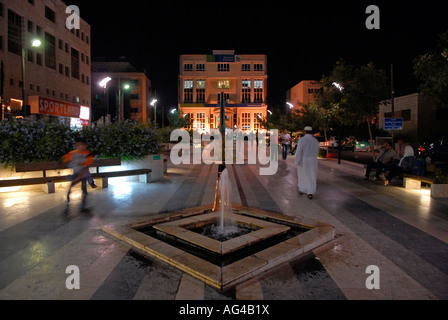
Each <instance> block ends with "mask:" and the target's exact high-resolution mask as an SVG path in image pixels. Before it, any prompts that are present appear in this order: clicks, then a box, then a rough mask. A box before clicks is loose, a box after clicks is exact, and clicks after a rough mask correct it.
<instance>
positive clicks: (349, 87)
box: [304, 60, 390, 140]
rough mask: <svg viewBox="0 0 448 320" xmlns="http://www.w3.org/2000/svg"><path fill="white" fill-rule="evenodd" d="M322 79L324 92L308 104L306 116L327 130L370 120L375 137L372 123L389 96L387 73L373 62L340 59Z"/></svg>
mask: <svg viewBox="0 0 448 320" xmlns="http://www.w3.org/2000/svg"><path fill="white" fill-rule="evenodd" d="M320 82H321V84H322V90H321V93H320V94H319V95H318V96H317V97H316V101H315V103H313V104H310V105H308V106H306V107H305V113H304V117H311V118H313V119H314V125H317V126H318V127H319V128H320V129H322V130H324V132H326V129H327V128H330V127H332V126H337V127H338V128H340V127H342V126H348V125H352V124H355V123H358V124H359V123H367V125H368V129H369V135H370V140H373V137H372V130H371V126H370V124H371V122H372V120H373V118H374V117H376V116H377V114H378V111H379V106H380V104H381V103H384V101H386V100H387V99H388V98H390V92H389V87H388V85H387V83H388V82H387V77H386V73H385V72H384V71H383V70H378V69H376V68H375V66H374V64H373V63H368V64H366V65H364V66H361V67H359V68H355V67H353V66H351V65H348V64H346V63H345V61H343V60H339V61H338V62H336V64H335V66H334V68H333V70H332V71H331V73H330V75H328V76H324V77H322V79H321V81H320ZM325 134H326V133H325Z"/></svg>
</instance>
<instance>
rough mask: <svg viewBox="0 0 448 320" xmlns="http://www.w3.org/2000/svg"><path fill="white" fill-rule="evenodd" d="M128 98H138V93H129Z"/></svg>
mask: <svg viewBox="0 0 448 320" xmlns="http://www.w3.org/2000/svg"><path fill="white" fill-rule="evenodd" d="M129 99H131V100H139V99H140V97H139V95H138V93H131V95H130V96H129Z"/></svg>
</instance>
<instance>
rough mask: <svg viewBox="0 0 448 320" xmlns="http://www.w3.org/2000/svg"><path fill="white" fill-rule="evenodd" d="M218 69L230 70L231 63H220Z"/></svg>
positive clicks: (220, 70)
mask: <svg viewBox="0 0 448 320" xmlns="http://www.w3.org/2000/svg"><path fill="white" fill-rule="evenodd" d="M218 71H219V72H222V71H230V63H218Z"/></svg>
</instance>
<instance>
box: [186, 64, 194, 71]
mask: <svg viewBox="0 0 448 320" xmlns="http://www.w3.org/2000/svg"><path fill="white" fill-rule="evenodd" d="M184 71H193V64H192V63H185V64H184Z"/></svg>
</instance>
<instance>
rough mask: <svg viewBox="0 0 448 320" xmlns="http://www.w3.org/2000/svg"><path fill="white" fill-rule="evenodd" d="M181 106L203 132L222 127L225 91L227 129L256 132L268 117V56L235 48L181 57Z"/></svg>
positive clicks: (179, 86)
mask: <svg viewBox="0 0 448 320" xmlns="http://www.w3.org/2000/svg"><path fill="white" fill-rule="evenodd" d="M179 67H180V74H179V83H178V88H179V93H178V101H179V104H178V107H179V112H181V114H182V115H183V116H186V115H188V116H189V119H190V121H191V126H190V128H189V129H196V130H198V131H199V132H201V133H206V132H210V129H217V128H219V125H220V123H219V121H220V108H219V107H220V105H219V95H220V93H224V94H225V99H226V105H225V106H226V108H225V113H226V119H225V124H226V128H232V129H240V130H242V131H256V130H257V129H262V128H261V123H260V120H261V119H263V118H265V117H266V113H267V105H266V93H267V79H268V76H267V58H266V55H255V54H242V55H235V51H234V50H213V54H211V55H207V54H196V55H189V54H185V55H181V56H180V66H179Z"/></svg>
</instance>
